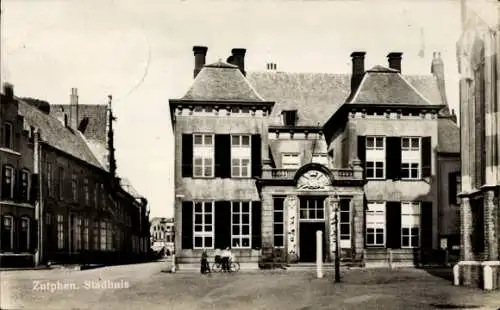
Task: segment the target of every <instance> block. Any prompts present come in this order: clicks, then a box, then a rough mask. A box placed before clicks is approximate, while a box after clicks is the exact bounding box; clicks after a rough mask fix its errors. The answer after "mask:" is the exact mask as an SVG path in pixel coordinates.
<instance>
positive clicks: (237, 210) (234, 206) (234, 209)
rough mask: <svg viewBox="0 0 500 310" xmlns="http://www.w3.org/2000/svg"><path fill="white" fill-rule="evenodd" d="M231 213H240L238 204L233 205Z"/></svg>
mask: <svg viewBox="0 0 500 310" xmlns="http://www.w3.org/2000/svg"><path fill="white" fill-rule="evenodd" d="M233 212H234V213H238V212H240V204H239V203H233Z"/></svg>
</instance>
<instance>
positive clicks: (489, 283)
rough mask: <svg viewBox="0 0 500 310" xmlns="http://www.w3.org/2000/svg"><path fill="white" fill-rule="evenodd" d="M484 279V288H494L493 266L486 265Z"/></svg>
mask: <svg viewBox="0 0 500 310" xmlns="http://www.w3.org/2000/svg"><path fill="white" fill-rule="evenodd" d="M483 279H484V280H483V281H484V289H485V290H487V291H489V290H492V289H493V268H491V266H488V265H486V266H484V269H483Z"/></svg>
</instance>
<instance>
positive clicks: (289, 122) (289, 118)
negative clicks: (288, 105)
mask: <svg viewBox="0 0 500 310" xmlns="http://www.w3.org/2000/svg"><path fill="white" fill-rule="evenodd" d="M282 115H283V124H284V125H285V126H295V124H296V122H297V110H285V111H283V112H282Z"/></svg>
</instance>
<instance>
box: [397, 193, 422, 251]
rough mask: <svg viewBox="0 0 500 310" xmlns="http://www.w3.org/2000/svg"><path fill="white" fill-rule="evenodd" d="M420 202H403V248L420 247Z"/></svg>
mask: <svg viewBox="0 0 500 310" xmlns="http://www.w3.org/2000/svg"><path fill="white" fill-rule="evenodd" d="M420 217H421V206H420V202H417V201H410V202H401V248H418V247H420V239H421V238H420V235H421V227H420Z"/></svg>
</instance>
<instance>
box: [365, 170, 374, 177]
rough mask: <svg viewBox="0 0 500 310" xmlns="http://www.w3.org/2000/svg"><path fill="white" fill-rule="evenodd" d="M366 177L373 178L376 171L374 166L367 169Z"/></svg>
mask: <svg viewBox="0 0 500 310" xmlns="http://www.w3.org/2000/svg"><path fill="white" fill-rule="evenodd" d="M366 177H367V178H373V177H374V171H373V168H370V169H367V170H366Z"/></svg>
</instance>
